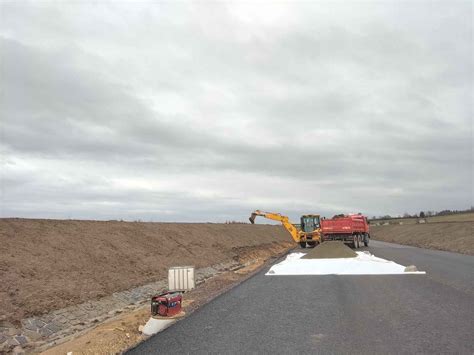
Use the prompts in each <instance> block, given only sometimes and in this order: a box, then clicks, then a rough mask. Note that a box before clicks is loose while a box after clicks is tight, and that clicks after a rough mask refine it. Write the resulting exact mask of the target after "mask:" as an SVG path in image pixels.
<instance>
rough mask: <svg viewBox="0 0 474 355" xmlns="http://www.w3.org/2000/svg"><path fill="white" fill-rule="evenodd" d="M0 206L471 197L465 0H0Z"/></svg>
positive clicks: (176, 215) (456, 200)
mask: <svg viewBox="0 0 474 355" xmlns="http://www.w3.org/2000/svg"><path fill="white" fill-rule="evenodd" d="M0 6H1V18H0V40H1V44H0V50H1V62H0V63H1V64H0V65H1V76H0V82H1V98H0V105H1V106H0V115H1V139H0V152H1V216H2V217H9V216H15V217H47V218H87V219H126V220H137V219H141V220H144V221H149V220H154V221H211V222H217V221H225V220H246V218H247V217H248V215H249V213H250V212H251V211H252V210H253V209H256V208H259V209H264V210H270V211H277V212H282V213H285V214H288V215H290V216H291V217H292V218H297V217H298V216H299V215H300V214H303V213H311V212H312V213H318V212H319V213H321V214H322V215H326V216H329V215H332V214H333V213H344V212H363V213H366V214H368V215H370V216H372V215H382V214H392V215H398V214H403V213H404V212H409V213H415V212H419V211H420V210H442V209H464V208H469V207H470V206H471V205H473V204H474V203H473V169H474V168H473V144H472V142H473V133H472V132H473V131H472V125H473V123H472V114H473V109H472V100H473V26H472V24H473V3H472V2H469V1H465V2H452V1H445V2H425V1H393V2H391V1H390V2H387V1H377V2H334V1H330V2H324V1H305V2H291V3H290V2H282V1H278V2H271V1H265V2H260V3H257V2H253V1H252V2H210V1H209V2H208V1H206V2H204V1H203V2H181V3H172V2H169V3H167V2H159V3H157V2H155V3H151V2H150V3H147V2H145V1H140V2H131V1H130V2H125V1H121V2H119V3H112V2H110V3H109V2H105V1H97V2H95V1H87V2H80V1H77V2H75V1H68V2H62V3H61V2H59V1H58V2H43V1H34V2H27V1H5V0H3V1H1V5H0Z"/></svg>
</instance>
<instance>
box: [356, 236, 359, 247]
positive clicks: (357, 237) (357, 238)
mask: <svg viewBox="0 0 474 355" xmlns="http://www.w3.org/2000/svg"><path fill="white" fill-rule="evenodd" d="M356 240H357V249H359V248H360V243H359V241H360V240H359V235H358V234H357V235H356Z"/></svg>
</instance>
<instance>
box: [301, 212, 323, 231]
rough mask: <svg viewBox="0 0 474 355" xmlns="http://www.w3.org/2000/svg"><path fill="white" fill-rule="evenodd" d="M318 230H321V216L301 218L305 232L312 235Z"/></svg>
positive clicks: (310, 215)
mask: <svg viewBox="0 0 474 355" xmlns="http://www.w3.org/2000/svg"><path fill="white" fill-rule="evenodd" d="M318 228H321V226H320V221H319V215H314V214H309V215H304V216H301V230H302V231H303V232H305V233H311V232H314V231H315V230H316V229H318Z"/></svg>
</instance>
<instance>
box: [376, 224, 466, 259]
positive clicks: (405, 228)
mask: <svg viewBox="0 0 474 355" xmlns="http://www.w3.org/2000/svg"><path fill="white" fill-rule="evenodd" d="M370 230H371V237H372V238H373V239H376V240H381V241H384V242H392V243H398V244H406V245H412V246H416V247H421V248H429V249H439V250H447V251H453V252H456V253H462V254H469V255H474V222H470V221H466V222H439V223H425V224H411V225H408V224H406V225H405V224H404V225H388V226H371V227H370Z"/></svg>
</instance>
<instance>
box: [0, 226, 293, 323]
mask: <svg viewBox="0 0 474 355" xmlns="http://www.w3.org/2000/svg"><path fill="white" fill-rule="evenodd" d="M290 241H291V238H290V237H289V235H288V234H287V232H286V231H285V230H284V229H283V228H282V227H280V226H272V225H246V224H209V223H208V224H206V223H202V224H198V223H189V224H179V223H139V222H118V221H108V222H105V221H104V222H102V221H73V220H67V221H64V220H33V219H0V279H1V283H0V320H2V319H3V320H9V321H13V322H18V321H19V320H20V319H22V318H24V317H25V316H30V315H35V314H41V313H44V312H46V311H49V310H53V309H59V308H63V307H66V306H69V305H72V304H78V303H82V302H85V301H87V300H91V299H97V298H100V297H101V296H105V295H109V294H111V293H113V292H115V291H119V290H125V289H129V288H132V287H135V286H139V285H143V284H146V283H149V282H153V281H156V280H159V279H163V278H165V277H166V272H167V269H168V267H170V266H174V265H194V266H195V267H197V268H199V267H204V266H209V265H212V264H216V263H219V262H223V261H226V260H229V259H232V258H238V257H239V255H242V254H245V253H248V252H251V251H252V249H254V248H271V247H272V246H273V245H275V243H278V244H282V243H287V244H288V246H290V245H292V244H291V243H290Z"/></svg>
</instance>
